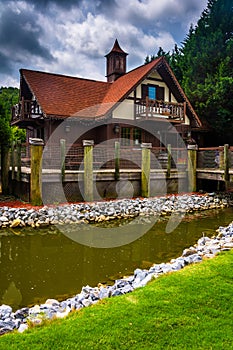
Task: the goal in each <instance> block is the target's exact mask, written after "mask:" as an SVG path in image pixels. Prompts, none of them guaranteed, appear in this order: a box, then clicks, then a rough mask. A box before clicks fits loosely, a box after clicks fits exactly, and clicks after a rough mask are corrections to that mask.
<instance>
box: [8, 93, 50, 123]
mask: <svg viewBox="0 0 233 350" xmlns="http://www.w3.org/2000/svg"><path fill="white" fill-rule="evenodd" d="M42 115H43V113H42V110H41V108H40V105H39V104H38V103H37V101H32V100H24V98H22V100H21V101H20V102H19V103H18V104H17V105H15V106H13V108H12V122H16V121H19V120H25V119H33V118H38V117H41V116H42Z"/></svg>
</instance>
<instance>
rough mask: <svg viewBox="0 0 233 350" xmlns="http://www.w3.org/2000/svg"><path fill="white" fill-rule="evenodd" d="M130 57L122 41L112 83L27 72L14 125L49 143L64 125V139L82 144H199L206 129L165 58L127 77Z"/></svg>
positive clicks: (113, 55) (111, 62)
mask: <svg viewBox="0 0 233 350" xmlns="http://www.w3.org/2000/svg"><path fill="white" fill-rule="evenodd" d="M127 55H128V54H127V53H126V52H124V51H123V50H122V49H121V47H120V46H119V43H118V41H117V40H116V41H115V43H114V46H113V48H112V50H111V51H110V52H109V53H108V54H107V55H106V56H105V57H106V77H107V81H106V82H103V81H95V80H90V79H81V78H77V77H71V76H64V75H59V74H53V73H45V72H39V71H33V70H27V69H21V70H20V100H19V103H18V105H16V106H14V107H13V112H12V122H11V124H12V125H17V126H19V127H21V128H26V130H27V139H29V138H30V137H37V138H42V139H43V140H44V141H45V143H46V142H48V140H49V139H50V137H51V135H52V133H53V132H54V130H55V129H57V127H58V126H59V125H60V126H61V125H63V128H62V127H61V128H60V129H61V130H60V134H59V133H58V135H57V138H58V139H59V137H60V138H66V137H67V138H68V139H69V138H70V135H71V134H70V133H72V132H75V133H77V130H78V136H77V139H75V137H74V136H72V140H74V139H75V143H76V144H81V142H82V140H83V139H91V140H94V143H95V144H98V143H101V142H103V141H106V140H111V139H117V138H119V139H120V140H121V143H122V145H123V146H137V145H140V144H141V143H142V142H151V143H152V146H153V147H158V146H161V145H162V144H167V143H168V142H169V143H170V144H172V145H173V146H179V145H178V141H177V134H179V135H181V138H182V140H184V141H185V142H186V141H187V140H188V139H189V138H190V137H191V135H192V138H194V139H195V140H196V142H197V143H199V142H200V140H201V137H200V135H201V132H202V131H203V130H204V126H203V123H202V121H201V119H200V118H199V117H198V116H197V114H196V113H195V111H194V109H193V107H192V106H191V104H190V102H189V100H188V99H187V97H186V95H185V93H184V91H183V90H182V88H181V86H180V85H179V83H178V81H177V79H176V77H175V76H174V74H173V72H172V70H171V68H170V67H169V65H168V63H167V62H166V60H165V58H164V57H159V58H157V59H155V60H154V61H152V62H150V63H148V64H146V65H142V66H139V67H137V68H135V69H133V70H131V71H129V72H127V70H126V66H127ZM66 121H67V122H66ZM74 123H75V128H74V127H73V126H74ZM74 130H76V131H74ZM174 130H175V132H174ZM57 141H58V140H57Z"/></svg>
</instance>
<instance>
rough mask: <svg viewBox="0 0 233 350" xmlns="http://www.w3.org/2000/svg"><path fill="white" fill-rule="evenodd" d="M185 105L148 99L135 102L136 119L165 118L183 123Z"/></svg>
mask: <svg viewBox="0 0 233 350" xmlns="http://www.w3.org/2000/svg"><path fill="white" fill-rule="evenodd" d="M185 113H186V103H185V102H183V103H175V102H166V101H159V100H150V99H149V98H148V97H147V98H146V99H145V100H144V99H137V100H136V119H148V118H165V119H170V120H171V121H177V122H184V118H185Z"/></svg>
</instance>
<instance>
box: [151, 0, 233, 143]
mask: <svg viewBox="0 0 233 350" xmlns="http://www.w3.org/2000/svg"><path fill="white" fill-rule="evenodd" d="M159 56H165V57H166V59H167V61H168V63H169V64H170V66H171V68H172V70H173V72H174V74H175V76H176V78H177V79H178V81H179V82H180V84H181V86H182V88H183V89H184V91H185V93H186V95H187V97H188V98H189V100H190V102H191V104H192V105H193V107H194V109H195V110H196V112H197V114H198V115H199V116H200V117H201V118H202V119H205V120H206V121H207V124H208V126H209V128H210V132H209V133H208V134H207V135H206V138H205V142H206V145H208V144H212V145H213V142H215V143H216V145H220V144H223V143H230V144H232V140H233V137H232V135H233V98H232V93H233V3H232V0H209V1H208V4H207V7H206V9H205V10H204V11H203V12H202V14H201V17H200V19H199V20H198V22H197V25H196V27H195V28H194V27H193V25H191V26H190V29H189V32H188V34H187V36H186V38H185V39H184V41H183V43H182V45H181V47H178V46H177V45H175V47H174V49H173V50H172V52H165V51H164V50H163V49H162V48H161V47H160V48H159V50H158V52H157V54H156V55H151V56H147V57H146V59H145V63H148V62H150V61H151V60H153V59H155V58H157V57H159Z"/></svg>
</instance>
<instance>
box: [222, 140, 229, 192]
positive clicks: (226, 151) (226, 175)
mask: <svg viewBox="0 0 233 350" xmlns="http://www.w3.org/2000/svg"><path fill="white" fill-rule="evenodd" d="M223 164H224V181H225V191H227V190H228V186H229V145H227V144H225V145H224V150H223Z"/></svg>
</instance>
